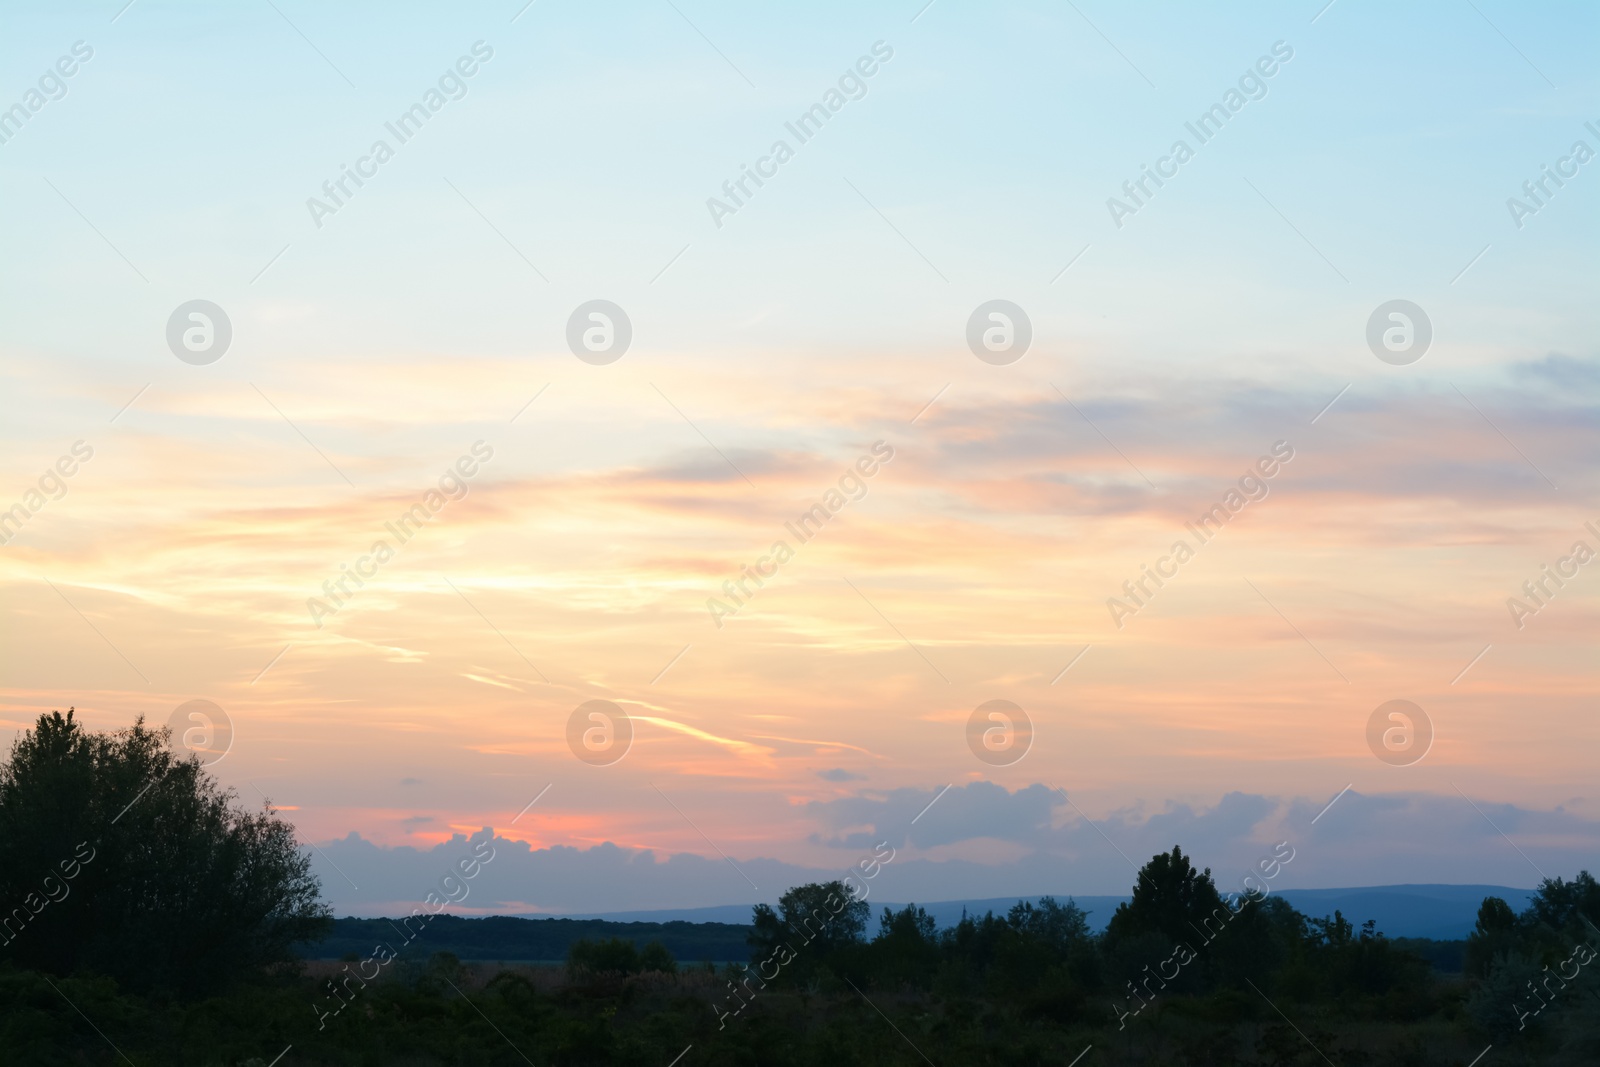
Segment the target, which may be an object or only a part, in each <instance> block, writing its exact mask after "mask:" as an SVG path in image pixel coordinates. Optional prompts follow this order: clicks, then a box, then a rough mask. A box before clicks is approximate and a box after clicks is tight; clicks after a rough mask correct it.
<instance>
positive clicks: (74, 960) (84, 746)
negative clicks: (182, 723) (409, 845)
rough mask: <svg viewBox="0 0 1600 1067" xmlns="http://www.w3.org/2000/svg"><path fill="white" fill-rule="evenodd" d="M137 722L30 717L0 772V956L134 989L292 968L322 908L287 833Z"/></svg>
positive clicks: (189, 986) (187, 987) (196, 985)
mask: <svg viewBox="0 0 1600 1067" xmlns="http://www.w3.org/2000/svg"><path fill="white" fill-rule="evenodd" d="M169 734H170V731H169V730H168V729H166V728H165V727H163V728H161V729H159V730H151V729H149V728H147V727H146V726H145V725H144V720H143V719H142V718H141V719H139V720H138V721H136V722H135V723H134V725H133V726H132V727H131V728H129V729H126V730H120V731H117V732H116V733H109V734H108V733H97V732H91V731H87V730H85V729H84V728H83V726H82V724H81V723H79V722H78V721H77V718H76V715H75V712H74V711H73V710H71V709H69V710H68V711H67V714H66V715H65V716H63V715H62V714H61V713H60V712H51V713H50V714H48V715H41V716H40V717H39V721H38V723H37V724H36V725H35V726H34V728H33V729H31V730H28V731H26V732H25V733H24V734H23V735H22V736H21V737H20V738H18V739H17V740H16V741H15V742H14V743H13V744H12V747H11V753H10V758H9V759H7V760H6V761H5V762H4V763H3V764H0V856H4V857H5V862H4V863H3V864H0V908H3V909H5V910H4V911H3V912H0V928H3V936H0V941H3V942H4V945H3V947H0V956H5V957H9V958H10V959H11V960H13V961H15V962H16V963H17V964H19V965H21V966H24V967H30V968H34V969H37V970H41V971H47V972H51V973H54V974H62V975H64V974H69V973H72V972H74V971H79V970H85V971H91V972H96V973H99V974H104V975H108V976H110V977H113V978H116V979H117V980H118V981H119V982H122V983H123V984H125V985H127V986H129V987H131V988H134V989H141V990H147V989H148V990H153V989H164V990H169V991H172V992H175V993H178V994H180V995H193V994H197V993H199V992H201V991H214V990H216V989H217V988H218V987H219V986H223V985H226V984H227V983H228V982H230V981H231V980H233V979H235V978H238V977H242V976H244V975H246V974H249V973H252V972H258V971H260V970H261V969H262V968H263V967H265V966H267V965H270V964H275V963H280V962H285V961H288V960H291V959H293V958H294V957H293V955H292V953H291V951H290V949H291V946H292V945H294V944H296V943H298V942H305V941H309V940H315V939H316V938H318V937H319V936H320V935H321V934H322V932H323V931H324V930H325V929H326V927H327V923H328V910H327V908H326V907H325V906H324V905H323V904H322V903H321V902H320V899H319V896H320V889H321V887H320V885H319V883H318V882H317V879H316V878H315V877H314V876H313V875H312V873H311V869H310V861H309V859H308V857H307V856H306V855H305V854H303V853H302V852H301V851H300V849H299V847H298V846H297V845H296V843H295V837H294V828H293V827H292V826H290V825H289V824H288V823H285V822H283V821H281V820H279V819H278V818H276V817H275V816H274V814H273V812H272V809H271V807H270V805H269V806H267V807H265V808H264V809H263V810H262V811H261V812H259V813H251V812H249V811H247V810H245V809H244V808H243V807H242V806H241V805H240V804H239V802H238V795H237V794H236V793H234V792H233V791H232V790H224V789H223V788H222V787H221V786H219V785H218V784H217V782H216V780H215V779H214V778H212V777H211V775H210V774H209V773H208V772H207V771H206V770H205V768H204V767H203V766H202V764H201V763H200V760H199V758H198V757H196V756H194V755H189V756H187V757H186V758H179V757H178V756H176V755H174V753H173V752H172V751H171V750H170V749H169V748H168V741H169Z"/></svg>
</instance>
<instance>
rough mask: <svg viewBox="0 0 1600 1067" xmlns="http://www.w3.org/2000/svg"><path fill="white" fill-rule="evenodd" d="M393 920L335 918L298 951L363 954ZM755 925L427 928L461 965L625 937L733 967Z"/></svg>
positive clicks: (445, 924) (519, 921)
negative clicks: (323, 934)
mask: <svg viewBox="0 0 1600 1067" xmlns="http://www.w3.org/2000/svg"><path fill="white" fill-rule="evenodd" d="M396 921H398V920H390V919H354V918H345V919H335V920H333V924H332V927H331V929H330V931H329V933H328V936H327V937H326V938H323V939H322V940H320V941H317V942H307V943H305V944H301V945H298V946H296V950H297V952H298V953H299V954H300V955H301V956H302V957H304V958H308V959H342V958H344V957H347V956H350V955H352V954H354V955H357V956H359V955H361V954H364V953H367V952H370V951H371V950H372V946H373V945H375V944H377V943H379V942H380V941H384V940H385V939H389V940H393V936H394V927H393V925H392V923H393V922H396ZM749 934H750V927H748V926H740V925H738V924H737V923H692V922H681V921H673V922H664V923H654V922H612V921H610V920H606V919H524V918H514V917H511V916H489V917H486V918H481V919H466V918H461V917H459V916H455V915H448V914H442V913H441V914H439V915H436V916H434V917H433V918H432V919H431V920H430V921H429V923H428V932H427V946H428V951H430V952H449V953H451V954H453V955H454V956H456V957H457V958H459V959H462V960H501V961H522V962H547V963H548V962H556V963H559V962H562V961H564V960H565V959H566V958H567V953H568V951H569V950H570V949H571V948H572V946H573V945H574V944H576V943H577V942H579V941H591V942H600V941H609V940H612V939H621V940H623V941H626V942H627V943H629V944H630V945H632V946H633V947H634V948H635V949H640V950H642V949H643V948H644V947H645V946H646V945H647V944H649V943H651V942H659V943H660V944H661V945H662V946H663V947H664V948H665V949H666V951H667V952H668V953H670V954H671V955H672V957H673V958H674V959H676V960H682V961H684V962H687V963H700V962H704V961H710V962H713V963H727V962H730V961H733V960H742V959H744V958H745V957H746V956H748V955H749V952H750V949H749V946H748V944H747V938H748V937H749Z"/></svg>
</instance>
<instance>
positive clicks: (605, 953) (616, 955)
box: [567, 937, 672, 977]
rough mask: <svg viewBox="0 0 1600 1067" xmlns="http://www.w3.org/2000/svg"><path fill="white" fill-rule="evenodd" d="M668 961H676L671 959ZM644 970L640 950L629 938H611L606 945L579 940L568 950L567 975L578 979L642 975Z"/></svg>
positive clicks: (601, 942)
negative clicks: (607, 975)
mask: <svg viewBox="0 0 1600 1067" xmlns="http://www.w3.org/2000/svg"><path fill="white" fill-rule="evenodd" d="M656 944H660V942H656ZM661 951H663V952H665V951H666V949H665V948H663V949H662V950H661ZM667 958H668V959H671V958H672V957H671V956H670V955H669V956H668V957H667ZM640 970H641V962H640V959H639V950H638V949H636V948H634V947H633V942H632V941H629V940H627V939H626V938H621V937H610V938H606V939H605V940H604V941H590V940H589V939H588V938H579V939H578V940H577V941H574V942H573V943H572V947H571V948H569V949H568V950H567V973H568V974H571V975H573V976H574V977H593V976H595V975H601V974H638V973H639V971H640Z"/></svg>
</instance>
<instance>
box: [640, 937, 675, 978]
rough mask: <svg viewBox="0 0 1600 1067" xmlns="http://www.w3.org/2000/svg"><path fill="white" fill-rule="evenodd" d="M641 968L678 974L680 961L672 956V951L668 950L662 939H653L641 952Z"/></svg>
mask: <svg viewBox="0 0 1600 1067" xmlns="http://www.w3.org/2000/svg"><path fill="white" fill-rule="evenodd" d="M639 969H640V970H643V971H654V972H657V973H659V974H677V973H678V961H677V960H675V959H673V958H672V953H671V952H668V951H667V946H666V945H663V944H662V943H661V942H660V941H652V942H650V943H649V944H648V945H646V946H645V947H644V950H643V951H642V952H640V953H639Z"/></svg>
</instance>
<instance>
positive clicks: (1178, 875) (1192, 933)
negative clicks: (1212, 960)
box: [1106, 845, 1231, 947]
mask: <svg viewBox="0 0 1600 1067" xmlns="http://www.w3.org/2000/svg"><path fill="white" fill-rule="evenodd" d="M1230 914H1231V912H1230V911H1229V909H1228V908H1226V907H1225V906H1224V905H1223V903H1222V897H1221V896H1220V895H1218V893H1217V887H1216V884H1215V883H1214V882H1212V880H1211V868H1209V867H1207V868H1206V869H1205V870H1204V871H1196V870H1195V867H1194V864H1193V863H1191V862H1189V857H1187V856H1185V855H1184V854H1183V850H1182V849H1180V848H1179V847H1178V846H1176V845H1174V846H1173V847H1172V851H1171V852H1169V853H1157V854H1156V855H1155V856H1153V857H1151V859H1150V862H1149V863H1146V864H1145V865H1144V866H1143V867H1142V868H1140V870H1139V877H1138V880H1137V881H1135V882H1134V884H1133V899H1132V900H1130V901H1128V902H1127V903H1124V904H1118V905H1117V910H1116V912H1115V913H1114V914H1113V915H1112V916H1111V922H1110V923H1109V924H1108V925H1107V927H1106V937H1107V940H1109V941H1111V942H1112V943H1115V942H1117V941H1120V940H1122V939H1124V938H1130V937H1134V936H1136V935H1139V934H1147V933H1159V934H1161V935H1162V936H1164V937H1165V938H1166V939H1167V940H1168V941H1169V942H1172V943H1179V942H1182V943H1187V944H1194V943H1195V942H1196V940H1197V939H1198V940H1204V939H1205V938H1206V937H1208V936H1214V931H1216V930H1218V929H1220V928H1221V924H1223V923H1225V922H1227V920H1228V917H1229V915H1230ZM1197 947H1198V946H1197Z"/></svg>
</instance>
